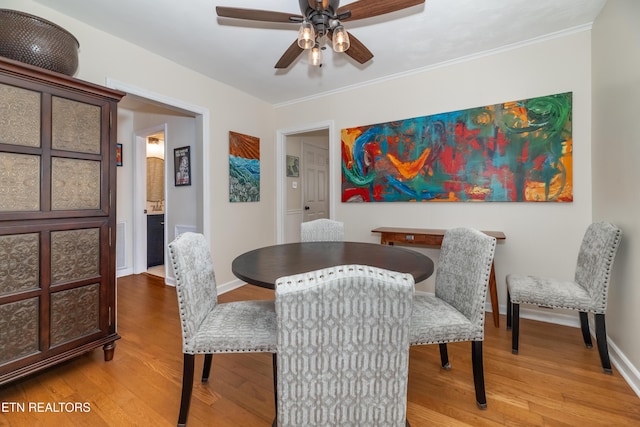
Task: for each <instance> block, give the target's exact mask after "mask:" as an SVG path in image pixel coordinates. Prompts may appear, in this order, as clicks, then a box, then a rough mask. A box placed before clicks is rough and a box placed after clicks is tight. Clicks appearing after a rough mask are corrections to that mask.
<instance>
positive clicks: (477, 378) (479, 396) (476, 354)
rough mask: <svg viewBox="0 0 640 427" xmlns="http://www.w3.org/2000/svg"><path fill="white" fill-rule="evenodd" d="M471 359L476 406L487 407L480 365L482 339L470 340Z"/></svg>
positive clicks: (482, 369) (482, 371)
mask: <svg viewBox="0 0 640 427" xmlns="http://www.w3.org/2000/svg"><path fill="white" fill-rule="evenodd" d="M471 359H472V363H473V384H474V385H475V388H476V403H477V405H478V408H480V409H487V395H486V394H485V391H484V367H483V366H482V341H472V342H471Z"/></svg>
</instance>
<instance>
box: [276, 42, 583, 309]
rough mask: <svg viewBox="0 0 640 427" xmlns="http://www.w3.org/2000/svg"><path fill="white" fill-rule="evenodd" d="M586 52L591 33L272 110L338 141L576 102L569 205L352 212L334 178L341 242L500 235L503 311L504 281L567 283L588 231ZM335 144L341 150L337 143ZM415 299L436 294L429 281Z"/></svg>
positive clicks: (284, 121) (281, 122)
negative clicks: (388, 128) (421, 120)
mask: <svg viewBox="0 0 640 427" xmlns="http://www.w3.org/2000/svg"><path fill="white" fill-rule="evenodd" d="M590 48H591V46H590V34H589V32H587V31H584V32H580V33H576V34H571V35H568V36H565V37H562V38H555V39H549V40H547V41H544V42H540V43H536V44H531V45H528V46H524V47H519V48H517V49H513V50H508V51H503V52H501V53H497V54H494V55H491V56H485V57H480V58H477V59H473V60H469V61H466V62H461V63H452V64H449V65H447V66H442V67H440V68H435V69H431V70H426V71H424V72H421V73H416V74H413V75H408V76H405V77H401V78H398V79H396V80H390V81H385V82H382V83H378V84H373V85H368V86H365V87H361V88H354V89H352V90H349V91H345V92H343V93H339V94H335V95H331V96H327V97H321V98H318V99H313V100H308V101H305V102H302V103H295V104H291V105H281V106H277V109H276V125H277V127H278V128H290V127H294V126H298V127H300V126H301V125H302V124H304V123H314V122H317V121H318V120H329V119H331V120H334V121H335V132H338V133H339V132H340V129H342V128H347V127H353V126H359V125H366V124H373V123H381V122H387V121H392V120H396V119H403V118H410V117H417V116H424V115H430V114H435V113H441V112H447V111H455V110H461V109H465V108H470V107H477V106H483V105H488V104H495V103H500V102H505V101H513V100H519V99H526V98H531V97H536V96H542V95H548V94H554V93H562V92H568V91H571V92H573V140H574V157H573V162H574V202H572V203H464V202H460V203H429V202H427V203H374V204H369V203H363V204H348V203H341V202H340V199H339V197H340V188H339V185H340V181H341V180H340V173H341V171H340V168H339V167H334V168H333V171H332V173H333V174H335V175H337V178H338V179H335V181H334V182H335V183H336V184H335V188H333V191H334V193H335V196H336V198H337V199H336V200H334V203H336V219H337V220H340V221H344V222H345V225H346V239H347V240H356V241H371V242H376V241H379V235H377V234H373V233H371V232H370V230H372V229H373V228H376V227H380V226H397V227H402V226H407V227H423V228H450V227H454V226H460V225H467V226H472V227H476V228H479V229H484V230H502V231H504V232H505V234H506V236H507V239H506V241H505V242H504V244H499V245H498V248H497V251H496V273H497V281H498V291H499V300H500V303H501V306H502V310H503V311H504V305H505V301H506V289H505V280H504V278H505V275H506V274H507V273H508V272H521V273H538V274H545V275H554V276H559V277H565V278H572V277H573V273H574V271H575V262H576V257H577V251H578V247H579V244H580V241H581V239H582V235H583V233H584V230H585V229H586V227H587V225H588V224H589V223H590V222H591V129H590V122H591V85H590V81H591V74H590V60H591V56H590ZM327 78H330V76H327ZM323 114H325V115H326V117H325V116H323ZM335 140H336V141H339V140H340V135H339V134H338V135H335ZM331 161H332V164H333V165H340V162H341V159H340V150H335V152H334V156H333V158H332V159H331ZM334 178H336V177H335V176H334ZM424 251H425V252H426V253H427V254H428V255H430V256H431V257H432V258H437V256H438V251H437V250H435V249H425V250H424ZM417 289H419V290H425V291H433V277H432V278H430V279H428V280H427V281H426V282H425V283H422V284H419V285H418V286H417Z"/></svg>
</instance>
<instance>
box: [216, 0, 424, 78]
mask: <svg viewBox="0 0 640 427" xmlns="http://www.w3.org/2000/svg"><path fill="white" fill-rule="evenodd" d="M299 2H300V11H301V12H302V14H301V15H298V14H291V13H285V12H274V11H269V10H258V9H243V8H237V7H224V6H217V7H216V13H217V14H218V16H221V17H225V18H236V19H246V20H251V21H264V22H278V23H296V24H300V29H299V31H298V38H297V39H296V40H295V41H294V42H293V43H292V44H291V46H289V48H288V49H287V50H286V51H285V52H284V54H283V55H282V57H280V60H278V62H277V63H276V65H275V68H288V67H289V66H290V65H291V64H292V63H293V61H295V59H296V58H297V57H298V56H300V54H301V53H302V52H303V51H304V50H308V51H309V59H310V61H311V64H312V65H315V66H319V67H321V66H322V50H323V49H325V42H326V43H328V42H331V44H332V46H333V50H335V51H336V52H344V53H346V54H347V55H349V56H350V57H351V58H353V59H354V60H356V61H357V62H359V63H360V64H364V63H365V62H367V61H369V60H370V59H371V58H373V53H371V51H370V50H369V49H367V47H366V46H365V45H364V44H362V42H360V40H358V39H357V38H355V37H354V36H353V35H352V34H351V33H349V32H348V31H346V30H345V28H344V26H343V25H342V21H355V20H356V19H365V18H371V17H374V16H378V15H384V14H385V13H391V12H395V11H398V10H402V9H406V8H408V7H412V6H417V5H419V4H422V3H424V2H425V0H357V1H354V2H353V3H349V4H348V5H346V6H342V7H340V0H299Z"/></svg>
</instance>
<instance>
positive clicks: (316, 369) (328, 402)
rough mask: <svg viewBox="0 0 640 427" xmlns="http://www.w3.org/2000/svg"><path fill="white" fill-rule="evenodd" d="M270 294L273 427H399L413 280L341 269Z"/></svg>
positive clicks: (286, 281) (285, 282) (291, 281)
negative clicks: (275, 367)
mask: <svg viewBox="0 0 640 427" xmlns="http://www.w3.org/2000/svg"><path fill="white" fill-rule="evenodd" d="M275 293H276V319H277V322H278V332H277V343H278V351H277V363H278V376H277V389H278V397H277V407H278V425H279V426H345V425H349V426H367V427H372V426H381V427H382V426H384V427H390V426H397V427H400V426H402V427H404V426H405V421H406V404H407V377H408V370H409V326H410V323H411V308H412V299H413V293H414V280H413V277H412V276H411V275H409V274H404V273H396V272H391V271H387V270H383V269H379V268H375V267H368V266H362V265H345V266H339V267H333V268H328V269H323V270H317V271H313V272H309V273H303V274H299V275H295V276H289V277H283V278H280V279H278V280H277V282H276V291H275Z"/></svg>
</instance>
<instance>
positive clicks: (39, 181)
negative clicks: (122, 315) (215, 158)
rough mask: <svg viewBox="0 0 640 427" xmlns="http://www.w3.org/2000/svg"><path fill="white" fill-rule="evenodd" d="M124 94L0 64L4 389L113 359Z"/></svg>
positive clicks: (0, 358)
mask: <svg viewBox="0 0 640 427" xmlns="http://www.w3.org/2000/svg"><path fill="white" fill-rule="evenodd" d="M123 95H124V93H122V92H119V91H114V90H111V89H107V88H104V87H101V86H98V85H95V84H92V83H88V82H84V81H81V80H78V79H75V78H72V77H68V76H66V75H63V74H59V73H55V72H51V71H47V70H44V69H41V68H37V67H33V66H30V65H26V64H22V63H20V62H16V61H13V60H10V59H5V58H2V57H0V384H3V383H6V382H9V381H12V380H15V379H18V378H21V377H24V376H26V375H28V374H31V373H33V372H36V371H39V370H41V369H44V368H47V367H50V366H52V365H54V364H56V363H59V362H62V361H65V360H68V359H70V358H73V357H75V356H77V355H80V354H82V353H85V352H87V351H90V350H93V349H95V348H97V347H101V346H102V347H103V350H104V358H105V360H111V359H112V358H113V354H114V348H115V344H114V343H115V341H116V340H117V339H118V338H120V337H119V336H118V335H117V332H116V289H115V283H116V279H115V259H116V256H115V247H116V244H115V237H116V224H115V221H116V206H115V203H116V159H115V156H116V119H117V114H116V113H117V103H118V101H119V100H120V99H121V98H122V96H123Z"/></svg>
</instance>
